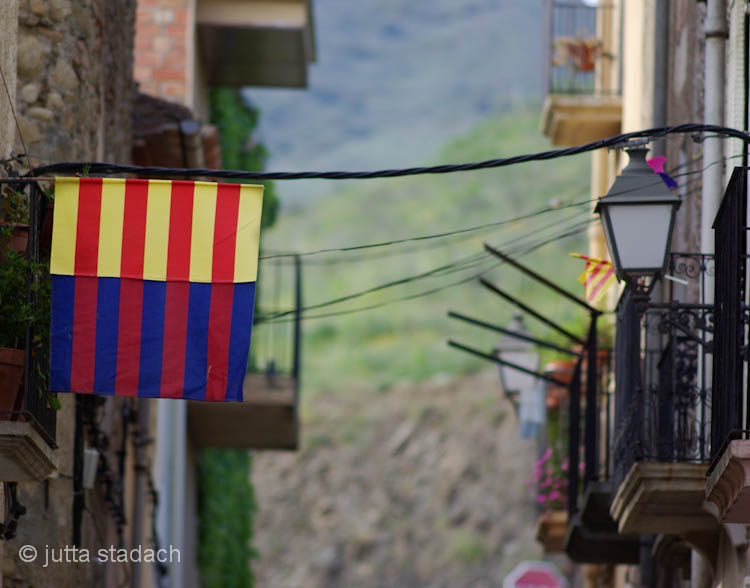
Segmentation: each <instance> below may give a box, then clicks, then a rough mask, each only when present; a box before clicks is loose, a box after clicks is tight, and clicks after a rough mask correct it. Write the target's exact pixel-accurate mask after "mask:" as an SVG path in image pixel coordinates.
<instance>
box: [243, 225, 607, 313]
mask: <svg viewBox="0 0 750 588" xmlns="http://www.w3.org/2000/svg"><path fill="white" fill-rule="evenodd" d="M592 220H594V219H587V220H586V221H583V222H579V223H576V224H575V225H573V226H571V227H567V228H566V229H565V230H564V231H563V232H562V233H560V234H556V235H554V236H552V237H549V238H547V239H544V240H542V241H537V242H535V243H533V244H531V245H528V246H526V245H524V246H521V247H516V248H513V249H511V250H510V251H509V253H510V254H516V253H517V254H518V256H519V257H521V256H523V255H527V254H528V253H531V252H532V251H535V250H536V249H539V248H540V247H543V246H544V245H547V244H549V243H553V242H555V241H559V240H562V239H566V238H568V237H571V236H574V235H577V234H580V233H582V232H583V231H585V230H587V228H588V225H589V224H590V223H591V222H592ZM469 257H471V258H478V257H479V254H476V255H472V256H469ZM466 259H467V258H464V259H463V260H461V261H463V262H466ZM490 259H492V258H490ZM484 261H487V259H485V260H484ZM476 263H477V259H473V260H471V261H469V262H468V263H466V264H465V265H466V266H465V267H460V268H457V267H451V266H457V265H459V262H454V263H451V264H447V265H446V266H442V267H440V268H435V269H433V270H429V271H428V272H424V273H422V274H418V275H416V276H409V277H407V278H402V279H400V280H394V281H391V282H388V283H385V284H381V285H379V286H375V287H373V288H369V289H367V290H362V291H360V292H355V293H353V294H349V295H347V296H342V297H340V298H337V299H334V300H328V301H325V302H321V303H318V304H314V305H311V306H307V307H305V308H303V309H302V312H303V313H304V312H307V311H309V310H318V309H320V308H324V307H327V306H332V305H335V304H339V303H341V302H345V301H349V300H352V299H354V298H360V297H362V296H365V295H367V294H372V293H374V292H377V291H380V290H384V289H386V288H391V287H393V286H399V285H403V284H406V283H409V282H413V281H416V280H419V279H423V278H426V277H435V276H436V275H440V274H441V272H445V274H444V275H448V274H450V273H456V272H457V271H462V270H467V269H472V268H473V267H474V266H475V265H476ZM502 263H503V262H502V261H500V262H495V263H493V264H492V265H491V266H490V267H488V268H486V269H483V270H482V271H481V272H479V273H475V274H472V275H471V276H469V277H468V278H465V279H462V280H459V281H457V282H453V283H451V284H448V285H447V286H440V287H437V288H433V289H430V290H427V291H426V292H423V293H419V294H417V295H410V296H406V297H403V298H397V299H395V300H393V301H387V302H383V303H377V304H374V305H371V306H367V307H361V308H358V309H351V310H345V311H339V312H336V313H325V314H318V315H311V316H310V315H304V314H303V315H302V320H306V319H314V318H324V317H328V316H338V315H339V314H350V313H351V312H358V311H359V310H371V309H373V308H379V307H381V306H385V305H387V304H390V303H392V302H400V301H403V300H411V299H413V298H419V297H421V296H426V295H429V294H434V293H436V292H440V291H442V290H444V289H447V288H451V287H453V286H457V285H459V284H464V283H466V282H469V281H471V280H474V279H476V278H478V277H480V276H482V275H484V274H485V273H487V272H488V271H490V270H492V269H494V268H496V267H498V266H499V265H502ZM294 312H295V309H289V310H285V311H279V312H277V313H272V314H269V315H264V316H260V317H258V318H257V320H256V321H255V322H256V324H273V323H279V322H292V321H294V320H295V319H294V318H285V317H288V316H289V315H290V314H293V313H294ZM279 319H281V320H279Z"/></svg>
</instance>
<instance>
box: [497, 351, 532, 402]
mask: <svg viewBox="0 0 750 588" xmlns="http://www.w3.org/2000/svg"><path fill="white" fill-rule="evenodd" d="M500 359H502V360H503V361H508V362H510V363H515V364H516V365H520V366H521V367H525V368H526V369H529V370H533V371H537V370H538V369H539V354H538V353H537V352H536V351H534V349H531V350H529V351H506V350H503V351H502V353H501V354H500ZM500 370H501V378H502V382H503V387H504V388H505V392H506V393H507V392H511V391H512V392H522V391H524V390H528V389H530V388H533V387H534V382H535V381H536V378H535V377H534V376H532V375H529V374H526V373H524V372H521V371H519V370H516V369H513V368H511V367H507V366H504V365H501V366H500Z"/></svg>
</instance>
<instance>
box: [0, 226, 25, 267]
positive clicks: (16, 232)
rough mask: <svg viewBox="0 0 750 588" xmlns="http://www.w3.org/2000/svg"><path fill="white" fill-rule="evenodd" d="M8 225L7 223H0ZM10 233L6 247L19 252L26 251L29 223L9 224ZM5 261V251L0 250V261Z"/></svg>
mask: <svg viewBox="0 0 750 588" xmlns="http://www.w3.org/2000/svg"><path fill="white" fill-rule="evenodd" d="M0 226H8V225H0ZM11 226H12V234H11V236H10V242H9V243H8V248H9V249H10V250H11V251H18V252H19V253H26V252H27V250H28V248H29V225H11ZM3 261H5V253H4V252H2V251H0V263H2V262H3Z"/></svg>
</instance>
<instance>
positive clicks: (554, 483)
mask: <svg viewBox="0 0 750 588" xmlns="http://www.w3.org/2000/svg"><path fill="white" fill-rule="evenodd" d="M569 467H570V462H569V461H568V458H567V456H566V457H565V458H564V459H562V460H561V459H560V456H559V455H557V454H556V452H555V451H553V449H552V448H551V447H548V448H547V450H546V451H545V452H544V454H542V456H541V457H540V458H539V459H538V460H536V461H535V462H534V477H533V479H532V480H530V481H529V482H530V484H529V485H531V484H533V485H534V486H536V490H537V497H536V501H537V504H538V505H539V507H540V508H541V510H542V512H543V513H547V512H550V511H553V510H565V509H566V508H567V506H568V468H569ZM582 467H583V463H582V462H581V463H579V468H582Z"/></svg>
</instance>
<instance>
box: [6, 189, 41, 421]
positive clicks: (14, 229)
mask: <svg viewBox="0 0 750 588" xmlns="http://www.w3.org/2000/svg"><path fill="white" fill-rule="evenodd" d="M1 196H2V200H0V214H1V215H2V216H1V217H0V419H7V418H8V414H7V411H17V410H21V409H22V408H23V394H22V386H21V383H22V380H23V373H24V363H25V349H26V332H27V327H29V326H31V328H32V332H33V335H34V336H33V339H32V341H31V344H32V353H37V352H40V351H42V350H44V349H46V348H48V346H49V309H50V301H51V287H50V280H49V268H48V263H47V262H34V261H31V260H30V259H28V256H27V244H26V242H25V241H23V240H19V238H18V234H19V229H20V231H21V232H25V233H26V234H28V219H29V216H28V199H27V196H26V195H25V194H24V193H22V192H16V191H15V190H11V189H9V188H7V187H6V189H5V190H4V192H3V193H2V195H1ZM30 291H31V296H29V293H30ZM42 375H43V376H44V374H42ZM43 379H46V378H43Z"/></svg>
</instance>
